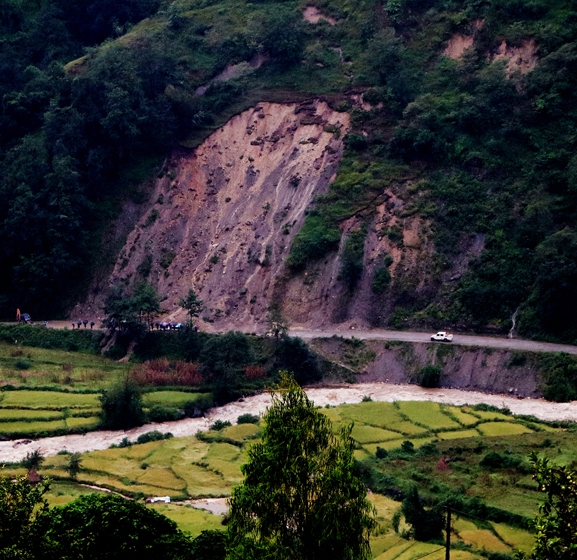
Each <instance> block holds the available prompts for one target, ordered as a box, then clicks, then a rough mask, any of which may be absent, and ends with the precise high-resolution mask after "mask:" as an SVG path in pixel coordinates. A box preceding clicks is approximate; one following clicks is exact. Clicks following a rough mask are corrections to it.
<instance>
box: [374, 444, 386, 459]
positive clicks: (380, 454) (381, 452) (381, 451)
mask: <svg viewBox="0 0 577 560" xmlns="http://www.w3.org/2000/svg"><path fill="white" fill-rule="evenodd" d="M387 455H388V452H387V450H386V449H383V448H382V447H377V451H376V453H375V456H376V457H377V459H386V458H387Z"/></svg>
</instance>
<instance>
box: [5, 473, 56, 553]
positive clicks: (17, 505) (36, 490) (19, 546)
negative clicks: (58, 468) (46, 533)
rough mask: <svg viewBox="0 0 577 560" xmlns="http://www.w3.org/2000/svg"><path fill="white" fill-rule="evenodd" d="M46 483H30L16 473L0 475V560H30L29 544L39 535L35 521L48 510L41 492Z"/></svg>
mask: <svg viewBox="0 0 577 560" xmlns="http://www.w3.org/2000/svg"><path fill="white" fill-rule="evenodd" d="M49 488H50V485H49V484H48V483H45V482H41V483H40V484H37V485H33V484H31V483H30V481H29V480H28V479H27V478H26V477H24V476H20V477H17V478H15V479H12V478H10V477H1V478H0V559H2V560H8V559H21V560H24V559H26V560H28V559H30V560H32V559H33V558H34V557H35V556H34V552H33V550H32V549H33V546H34V544H35V543H36V542H38V540H39V539H41V538H42V535H41V532H40V531H39V530H38V527H39V525H38V521H39V520H40V519H41V518H43V517H44V516H45V515H46V513H47V511H48V502H47V501H46V500H45V499H44V494H45V493H46V492H47V491H48V490H49Z"/></svg>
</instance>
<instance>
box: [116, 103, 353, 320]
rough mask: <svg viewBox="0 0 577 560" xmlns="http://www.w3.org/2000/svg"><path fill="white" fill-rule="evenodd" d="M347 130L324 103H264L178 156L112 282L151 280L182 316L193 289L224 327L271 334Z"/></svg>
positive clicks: (172, 313)
mask: <svg viewBox="0 0 577 560" xmlns="http://www.w3.org/2000/svg"><path fill="white" fill-rule="evenodd" d="M328 124H330V125H333V126H337V127H339V128H340V129H341V132H342V134H341V135H340V138H338V139H337V138H336V137H335V135H333V134H332V133H329V132H325V131H324V128H325V127H326V125H328ZM348 127H349V115H348V114H347V113H337V112H334V111H332V110H331V109H330V108H329V107H328V106H327V105H326V103H324V102H320V101H315V102H311V103H306V104H302V105H299V106H297V105H294V104H291V105H280V104H271V103H261V104H259V105H258V106H257V107H255V108H254V109H251V110H248V111H245V112H244V113H242V114H240V115H237V116H235V117H234V118H232V119H231V120H230V121H229V122H228V123H227V124H226V125H225V126H224V127H223V128H221V129H220V130H218V131H217V132H215V133H214V134H212V135H211V136H210V137H209V138H208V139H207V140H206V141H205V142H204V143H203V144H202V145H201V146H199V147H198V148H197V149H196V150H194V151H193V152H192V153H189V154H183V153H181V154H175V155H174V156H173V158H172V159H171V161H169V162H168V164H167V171H166V174H165V175H164V177H162V178H161V179H159V180H158V181H157V183H156V186H155V192H154V196H153V201H156V202H155V203H154V204H153V205H152V207H151V208H150V211H149V212H148V213H147V214H146V215H145V216H144V217H143V218H142V219H141V220H140V222H139V223H138V225H137V226H136V228H135V229H134V230H133V231H132V232H131V233H130V235H129V236H128V239H127V242H126V245H125V247H124V249H123V250H122V251H121V253H120V255H119V257H118V260H117V262H116V265H115V267H114V271H113V273H112V275H111V277H110V280H109V283H110V284H112V283H115V282H124V283H126V284H128V285H130V284H133V283H134V282H135V281H137V280H138V279H139V278H142V277H143V276H144V277H146V279H147V281H148V282H150V283H152V284H153V285H154V286H155V287H156V288H157V290H158V291H159V293H160V294H161V295H162V296H163V297H164V298H165V299H164V301H163V303H162V307H163V309H165V310H166V311H167V312H168V316H169V318H171V319H175V320H182V319H184V317H185V313H184V311H183V310H182V309H181V308H180V307H179V306H178V301H179V299H180V298H181V297H182V296H183V295H185V294H186V292H187V291H188V289H189V288H194V289H195V290H196V291H197V293H198V294H199V296H200V298H201V299H202V300H203V301H204V302H205V311H204V312H203V314H202V315H203V316H204V317H209V318H210V319H211V320H213V321H214V326H215V328H218V329H219V330H220V329H223V328H243V329H252V328H254V329H257V328H258V330H262V325H263V323H264V319H265V316H266V313H267V309H268V307H269V305H270V302H271V298H272V294H273V288H274V282H275V278H277V277H280V276H281V274H282V272H283V270H284V262H285V259H286V257H287V255H288V252H289V248H290V245H291V242H292V240H293V237H294V235H295V234H296V233H297V232H298V231H299V229H300V227H301V225H302V222H303V221H304V217H305V210H306V209H307V207H308V206H309V205H310V204H311V202H312V200H313V197H314V196H315V195H317V194H320V193H323V192H325V191H326V190H327V188H328V185H329V183H330V182H331V180H333V179H334V177H335V174H336V171H337V167H338V163H339V160H340V157H341V154H342V148H343V146H342V137H343V135H344V133H345V132H346V131H347V129H348ZM147 268H148V269H149V270H147ZM257 325H260V326H259V327H257Z"/></svg>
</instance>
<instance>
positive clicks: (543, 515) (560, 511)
mask: <svg viewBox="0 0 577 560" xmlns="http://www.w3.org/2000/svg"><path fill="white" fill-rule="evenodd" d="M531 462H532V463H533V470H534V478H535V480H536V482H537V484H538V485H539V490H541V491H542V492H545V493H546V498H545V502H544V503H543V504H542V505H541V506H540V507H539V515H538V516H537V518H536V519H535V534H536V542H535V546H534V548H533V553H532V554H531V556H530V558H531V559H532V560H548V559H549V558H555V559H557V560H572V559H573V558H574V557H575V549H576V548H577V534H576V533H575V524H576V523H577V507H576V506H577V480H576V479H575V472H574V471H572V470H570V469H568V468H567V467H557V466H552V465H550V463H549V460H548V459H546V458H544V457H539V456H538V455H537V453H533V454H532V455H531Z"/></svg>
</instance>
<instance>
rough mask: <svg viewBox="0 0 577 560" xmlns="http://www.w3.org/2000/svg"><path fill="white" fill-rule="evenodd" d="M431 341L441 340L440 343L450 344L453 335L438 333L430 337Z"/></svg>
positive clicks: (444, 332) (443, 332)
mask: <svg viewBox="0 0 577 560" xmlns="http://www.w3.org/2000/svg"><path fill="white" fill-rule="evenodd" d="M431 340H441V341H442V342H451V341H452V340H453V335H452V334H451V333H450V332H446V331H439V332H438V333H437V334H434V335H433V336H432V337H431Z"/></svg>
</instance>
